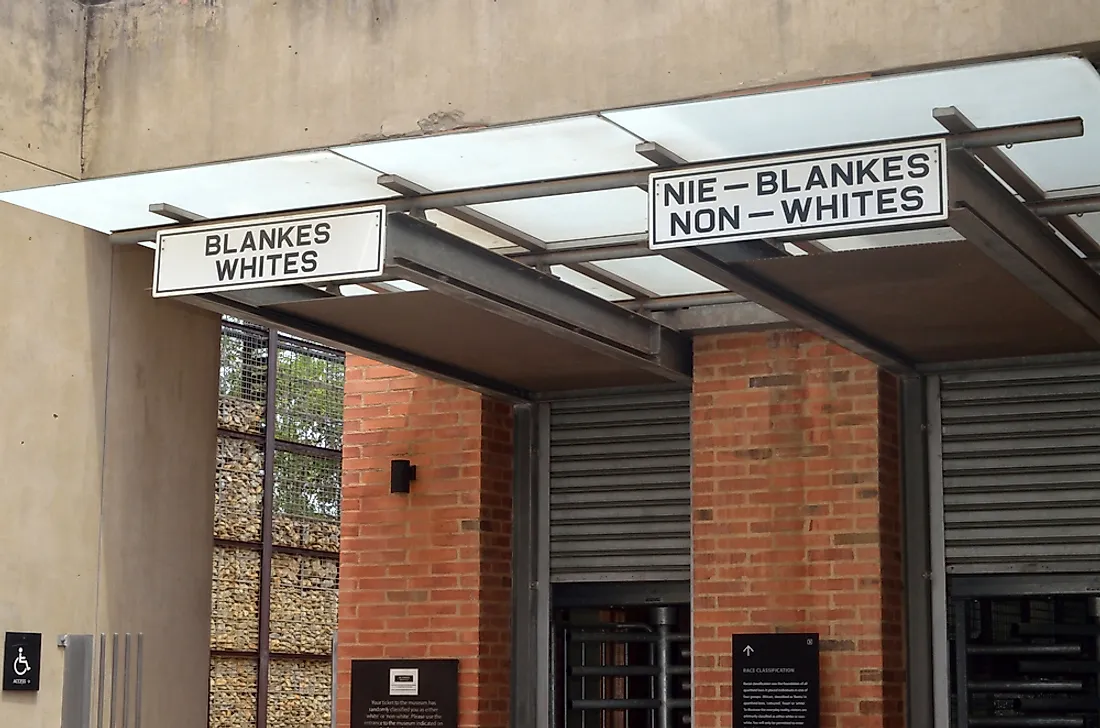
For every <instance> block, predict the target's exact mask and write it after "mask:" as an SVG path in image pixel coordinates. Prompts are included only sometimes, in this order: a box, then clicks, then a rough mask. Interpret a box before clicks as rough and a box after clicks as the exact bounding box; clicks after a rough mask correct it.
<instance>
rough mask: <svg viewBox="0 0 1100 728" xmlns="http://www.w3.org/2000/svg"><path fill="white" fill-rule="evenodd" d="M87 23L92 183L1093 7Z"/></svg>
mask: <svg viewBox="0 0 1100 728" xmlns="http://www.w3.org/2000/svg"><path fill="white" fill-rule="evenodd" d="M90 12H91V13H92V33H91V39H90V52H89V64H88V69H89V70H88V79H89V84H88V113H87V123H86V129H85V133H86V136H85V158H86V165H87V166H86V170H87V172H88V173H89V174H90V175H92V176H99V175H105V174H111V173H117V172H125V171H132V170H137V169H154V168H160V167H165V166H174V165H186V164H193V163H198V162H206V161H210V160H215V159H226V158H231V157H241V156H248V155H254V154H263V153H270V152H277V151H286V150H294V149H301V148H307V147H315V146H323V145H329V144H335V143H342V142H349V141H353V140H363V139H371V138H375V137H384V136H390V135H405V134H410V133H420V132H422V131H439V130H443V129H448V128H453V127H455V126H478V125H486V124H500V123H504V122H512V121H517V120H524V119H535V118H543V117H548V116H557V115H563V114H571V113H576V112H580V111H589V110H594V109H604V108H608V107H619V106H624V105H634V104H644V103H650V102H656V101H668V100H674V99H682V98H688V97H697V96H703V95H710V94H726V93H729V92H733V91H738V90H743V89H747V88H752V87H759V86H765V85H773V84H782V83H793V82H800V81H806V80H810V79H818V78H823V77H831V76H839V75H846V74H853V73H864V72H868V71H883V70H894V69H900V68H907V67H914V66H922V65H928V64H941V63H947V62H952V61H958V60H965V59H977V58H988V57H995V56H1004V55H1012V54H1021V53H1034V52H1038V51H1042V50H1046V49H1054V48H1063V47H1071V48H1081V47H1084V46H1089V45H1091V44H1094V43H1096V42H1097V41H1100V3H1097V2H1095V0H1059V2H1047V3H1040V2H1019V0H952V2H944V0H906V1H905V2H898V0H829V1H828V2H823V1H822V0H760V1H758V2H731V1H730V0H683V1H682V2H658V1H656V0H522V1H521V0H511V1H510V2H495V1H493V0H293V1H284V2H278V1H273V0H233V2H229V1H228V0H203V1H202V2H199V1H198V0H191V1H190V2H166V1H155V2H145V1H141V0H116V1H115V2H109V3H108V4H106V5H101V6H98V7H93V8H91V9H90Z"/></svg>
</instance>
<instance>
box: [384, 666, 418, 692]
mask: <svg viewBox="0 0 1100 728" xmlns="http://www.w3.org/2000/svg"><path fill="white" fill-rule="evenodd" d="M397 695H405V696H412V697H415V696H417V695H420V670H418V669H417V668H415V667H391V668H390V696H391V697H393V696H397Z"/></svg>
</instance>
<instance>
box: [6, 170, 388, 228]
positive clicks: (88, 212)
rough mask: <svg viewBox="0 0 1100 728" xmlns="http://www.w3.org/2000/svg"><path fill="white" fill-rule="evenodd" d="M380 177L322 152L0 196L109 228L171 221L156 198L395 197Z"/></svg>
mask: <svg viewBox="0 0 1100 728" xmlns="http://www.w3.org/2000/svg"><path fill="white" fill-rule="evenodd" d="M377 177H378V173H377V172H376V171H374V170H372V169H368V168H366V167H364V166H362V165H360V164H356V163H355V162H351V161H348V160H347V159H343V158H341V157H340V156H338V155H336V154H332V153H331V152H324V151H322V152H309V153H305V154H288V155H283V156H278V157H266V158H262V159H249V160H244V161H238V162H226V163H224V164H211V165H205V166H201V167H186V168H182V169H170V170H164V171H160V172H143V173H141V174H132V175H123V176H120V177H105V178H102V179H94V180H85V181H82V182H70V183H67V184H63V185H53V186H50V187H38V188H34V189H28V190H21V191H16V192H7V193H4V194H0V201H3V202H10V203H12V204H15V205H19V206H20V207H25V208H28V209H31V210H35V211H36V212H40V213H43V214H46V215H49V216H51V217H56V218H59V219H61V220H65V221H67V222H71V223H74V224H76V225H83V226H84V227H87V228H91V229H92V230H98V231H99V232H102V233H110V232H113V231H116V230H125V229H128V228H139V227H149V226H154V225H166V224H171V223H170V221H169V220H168V219H166V218H164V217H161V216H160V215H155V214H153V213H151V212H149V205H151V204H155V203H167V204H170V205H174V206H176V207H179V208H182V209H184V210H187V211H188V212H193V213H195V214H197V215H201V216H203V217H211V218H218V217H232V216H235V215H253V214H263V213H275V212H281V211H284V210H292V209H295V208H300V207H314V206H322V205H339V204H344V203H350V202H357V201H361V200H376V199H383V198H387V197H394V196H395V194H394V193H393V192H391V191H390V190H387V189H385V188H384V187H379V186H378V185H377V184H376V183H375V180H376V179H377Z"/></svg>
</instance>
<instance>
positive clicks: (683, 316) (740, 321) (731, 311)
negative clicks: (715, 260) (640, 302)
mask: <svg viewBox="0 0 1100 728" xmlns="http://www.w3.org/2000/svg"><path fill="white" fill-rule="evenodd" d="M653 318H654V319H656V320H657V321H659V322H661V323H663V324H666V325H667V326H669V327H671V328H674V329H676V330H677V331H681V332H684V333H707V334H720V333H723V332H727V331H755V330H761V329H774V328H780V327H782V326H790V325H791V324H790V322H788V321H787V319H785V318H783V317H782V316H780V315H779V314H777V313H775V312H774V311H769V310H768V309H766V308H764V307H763V306H761V305H760V304H758V303H753V302H752V301H739V302H736V303H715V304H707V305H699V306H692V307H690V308H681V309H676V310H672V311H656V312H654V314H653Z"/></svg>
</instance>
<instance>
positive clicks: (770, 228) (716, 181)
mask: <svg viewBox="0 0 1100 728" xmlns="http://www.w3.org/2000/svg"><path fill="white" fill-rule="evenodd" d="M946 152H947V145H946V143H945V142H944V140H942V139H938V140H930V141H920V142H906V143H892V144H881V145H876V146H869V147H863V148H859V149H847V150H844V151H832V152H820V153H812V154H799V155H791V156H785V157H773V158H771V159H757V160H752V161H746V162H743V163H741V162H739V163H734V164H726V165H715V166H708V167H697V168H695V169H687V170H676V171H669V172H656V173H654V174H653V175H651V176H650V184H649V190H650V208H649V245H650V247H651V248H653V249H661V248H678V247H686V246H693V245H709V244H714V243H730V242H737V241H741V240H755V239H760V238H780V239H782V238H784V237H791V236H799V237H802V236H808V235H818V236H822V237H824V236H837V235H842V234H844V233H848V232H855V231H866V230H868V229H871V228H885V229H889V228H901V227H909V226H914V225H918V224H921V223H933V222H936V221H942V220H946V219H947V164H946V162H945V159H946Z"/></svg>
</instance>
